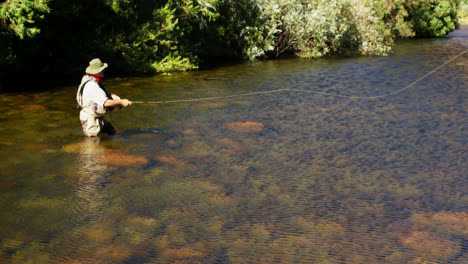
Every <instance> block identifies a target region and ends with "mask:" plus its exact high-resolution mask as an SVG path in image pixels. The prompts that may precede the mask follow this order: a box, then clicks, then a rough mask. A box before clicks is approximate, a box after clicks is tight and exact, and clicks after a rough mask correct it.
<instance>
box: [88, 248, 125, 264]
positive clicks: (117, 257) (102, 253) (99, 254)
mask: <svg viewBox="0 0 468 264" xmlns="http://www.w3.org/2000/svg"><path fill="white" fill-rule="evenodd" d="M94 255H95V256H96V258H98V259H103V260H106V261H110V262H109V263H115V262H118V261H124V260H126V259H129V258H130V257H131V256H132V249H131V248H128V247H126V246H123V245H108V246H105V247H101V248H98V249H97V250H96V251H95V253H94ZM106 263H107V262H106Z"/></svg>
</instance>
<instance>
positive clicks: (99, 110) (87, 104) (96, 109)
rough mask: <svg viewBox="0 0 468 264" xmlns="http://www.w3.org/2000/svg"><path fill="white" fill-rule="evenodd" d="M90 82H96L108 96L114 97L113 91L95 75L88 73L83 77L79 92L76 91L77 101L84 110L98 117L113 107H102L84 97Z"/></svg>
mask: <svg viewBox="0 0 468 264" xmlns="http://www.w3.org/2000/svg"><path fill="white" fill-rule="evenodd" d="M88 82H95V83H96V84H97V85H98V86H99V88H100V89H102V90H103V91H104V93H105V94H106V96H107V98H109V99H112V95H111V93H109V92H108V91H107V90H106V89H104V87H103V86H102V84H101V83H99V82H98V81H97V80H96V79H95V78H94V77H92V76H90V75H88V74H86V75H84V76H83V78H82V79H81V84H80V85H79V86H78V92H77V93H76V101H77V102H78V106H79V107H81V108H82V111H85V112H87V113H88V114H90V115H94V116H96V117H101V116H103V115H104V114H105V113H106V111H107V110H109V111H112V109H113V107H101V106H100V105H98V104H97V103H95V102H93V101H91V100H89V99H88V98H83V90H84V88H85V85H86V84H87V83H88Z"/></svg>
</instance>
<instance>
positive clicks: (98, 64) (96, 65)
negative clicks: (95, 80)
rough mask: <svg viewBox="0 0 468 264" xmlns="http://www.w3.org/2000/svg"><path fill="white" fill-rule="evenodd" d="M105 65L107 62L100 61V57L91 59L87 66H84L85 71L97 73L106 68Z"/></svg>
mask: <svg viewBox="0 0 468 264" xmlns="http://www.w3.org/2000/svg"><path fill="white" fill-rule="evenodd" d="M107 66H108V65H107V63H102V61H101V60H100V59H93V60H92V61H90V62H89V66H88V68H86V73H89V74H98V73H100V72H102V71H103V70H104V69H105V68H107Z"/></svg>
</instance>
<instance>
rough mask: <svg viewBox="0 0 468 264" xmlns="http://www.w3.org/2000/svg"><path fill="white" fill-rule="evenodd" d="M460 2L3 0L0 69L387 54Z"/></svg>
mask: <svg viewBox="0 0 468 264" xmlns="http://www.w3.org/2000/svg"><path fill="white" fill-rule="evenodd" d="M461 3H462V1H460V0H441V1H432V0H364V1H358V0H315V1H310V0H284V1H280V0H134V1H131V0H113V1H96V2H93V1H79V0H68V1H65V0H22V1H20V0H9V1H3V2H2V3H1V4H0V23H1V24H0V48H1V51H0V55H1V56H0V69H1V72H3V74H4V75H5V76H9V75H12V76H13V75H14V74H19V73H24V72H27V73H29V74H38V75H42V74H52V73H54V72H57V71H60V72H62V73H63V74H64V75H73V76H75V75H76V74H79V73H81V72H82V71H83V69H84V68H85V67H86V65H87V63H88V62H89V61H90V59H92V58H94V57H100V58H102V59H103V60H105V61H107V62H109V63H110V65H111V67H109V70H110V71H115V72H127V73H128V72H135V73H137V72H149V73H158V72H162V73H164V72H169V71H186V70H191V69H197V68H198V66H199V65H200V64H201V63H207V62H209V61H210V60H211V59H212V58H216V59H223V60H225V59H230V60H232V59H249V60H255V59H257V58H268V57H280V56H284V55H292V54H294V55H298V56H301V57H306V58H316V57H320V56H324V55H331V54H342V55H354V54H361V55H386V54H388V53H389V52H390V50H391V47H392V45H393V41H394V39H395V38H398V37H413V36H421V37H426V36H427V37H432V36H443V35H445V34H447V33H448V32H450V31H453V30H454V29H455V27H456V25H457V20H456V16H457V13H456V12H457V8H458V7H459V5H461ZM463 3H465V5H466V1H465V2H463ZM32 58H34V59H32Z"/></svg>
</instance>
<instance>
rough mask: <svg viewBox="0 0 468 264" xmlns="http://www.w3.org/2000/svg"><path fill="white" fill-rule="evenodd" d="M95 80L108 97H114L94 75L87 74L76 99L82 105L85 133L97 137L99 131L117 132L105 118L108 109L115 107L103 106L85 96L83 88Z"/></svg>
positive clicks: (81, 119) (82, 120)
mask: <svg viewBox="0 0 468 264" xmlns="http://www.w3.org/2000/svg"><path fill="white" fill-rule="evenodd" d="M89 82H95V83H96V84H97V85H98V86H99V88H100V89H102V90H103V91H104V93H105V94H106V97H107V98H108V99H112V96H111V94H110V93H109V92H108V91H106V90H105V89H104V87H102V85H101V84H100V83H99V82H97V81H96V79H94V78H93V77H92V76H89V75H85V76H83V79H82V80H81V84H80V86H79V87H78V92H77V94H76V100H77V102H78V105H79V106H80V107H81V111H80V121H81V126H82V128H83V133H84V134H85V135H86V136H88V137H95V136H97V135H98V134H99V133H101V132H103V133H108V134H111V135H112V134H115V133H116V130H115V128H114V126H112V124H111V123H110V122H109V121H107V120H106V119H105V118H104V114H105V113H106V112H107V111H112V109H113V108H107V107H101V106H100V105H98V104H97V103H95V102H93V101H91V100H90V99H89V98H83V90H84V88H85V86H86V84H87V83H89Z"/></svg>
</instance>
